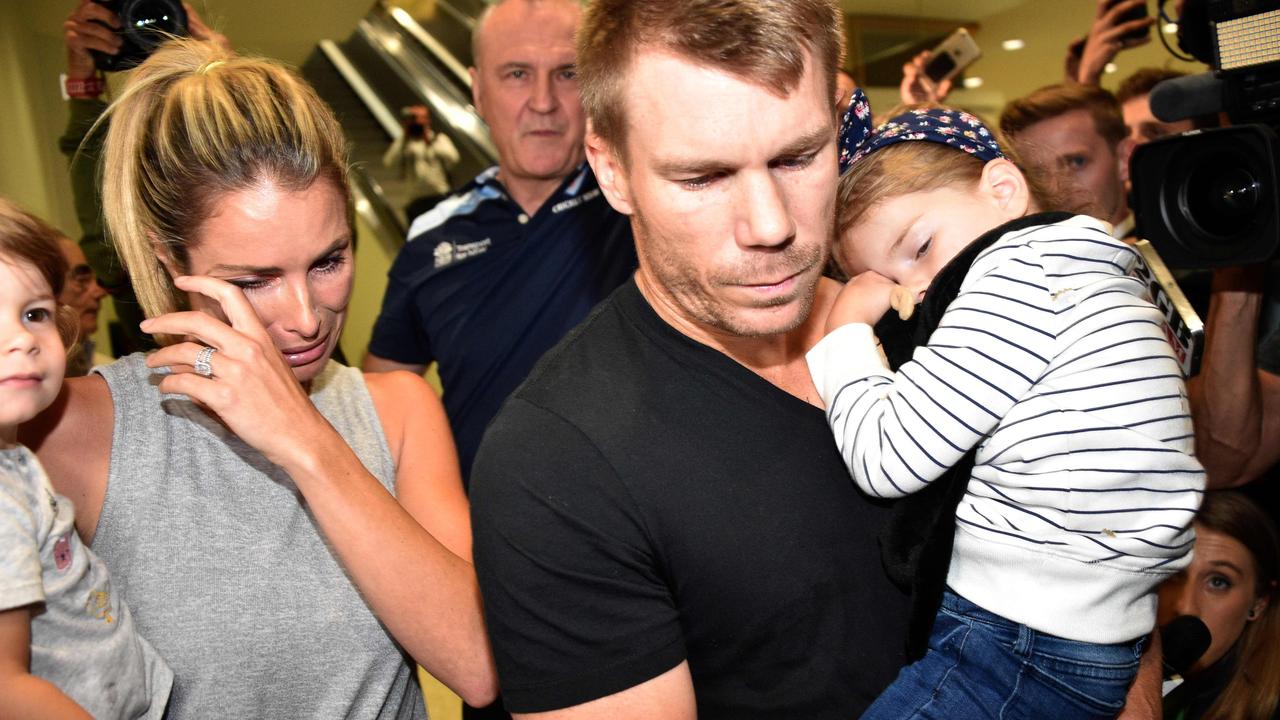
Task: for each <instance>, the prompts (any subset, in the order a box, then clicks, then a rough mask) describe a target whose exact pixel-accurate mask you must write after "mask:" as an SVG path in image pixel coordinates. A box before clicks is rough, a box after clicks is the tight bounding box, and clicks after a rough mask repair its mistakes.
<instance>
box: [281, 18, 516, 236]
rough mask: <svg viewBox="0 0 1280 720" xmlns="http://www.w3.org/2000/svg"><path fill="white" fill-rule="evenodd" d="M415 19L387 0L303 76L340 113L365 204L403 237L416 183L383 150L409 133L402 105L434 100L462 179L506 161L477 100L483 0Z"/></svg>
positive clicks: (376, 220) (314, 58) (378, 225)
mask: <svg viewBox="0 0 1280 720" xmlns="http://www.w3.org/2000/svg"><path fill="white" fill-rule="evenodd" d="M431 5H432V10H433V11H432V13H431V14H430V15H429V16H424V17H421V18H420V20H421V22H420V21H419V19H415V18H414V17H413V16H411V15H410V14H409V13H408V12H406V11H405V10H403V9H401V8H399V7H396V6H394V5H391V4H389V3H388V2H385V1H380V2H378V3H377V4H375V5H374V6H373V8H372V9H371V10H370V11H369V13H368V14H367V15H366V16H365V17H364V18H363V19H361V20H360V22H359V23H358V25H357V27H356V28H355V30H354V31H353V32H352V34H351V35H350V36H349V37H347V38H346V39H345V40H341V41H333V40H322V41H320V43H319V44H318V45H317V46H316V49H315V50H314V51H313V52H312V54H311V55H310V57H308V59H307V60H306V62H305V63H303V65H302V68H301V70H302V74H303V76H304V77H305V78H306V79H307V80H308V81H309V82H310V83H311V84H312V85H313V86H314V87H315V89H316V92H318V93H319V94H320V97H322V98H323V99H324V100H325V101H326V102H328V103H329V105H330V106H331V107H332V108H333V110H334V113H335V114H336V115H337V116H338V120H339V122H340V123H341V124H342V127H343V130H344V131H345V132H346V135H347V139H348V141H349V142H350V144H351V161H352V174H351V181H352V190H353V192H354V193H355V202H356V210H357V212H359V213H360V214H361V217H362V219H364V220H365V221H366V222H367V223H368V224H369V226H370V227H371V228H373V229H374V230H375V231H376V232H378V234H379V235H385V237H386V239H388V241H390V240H391V239H392V238H394V239H395V240H394V241H395V242H396V243H397V246H398V244H399V243H403V242H404V237H405V231H406V229H407V227H408V224H409V222H410V221H411V220H412V218H406V217H405V215H404V208H405V206H406V205H407V204H408V203H409V201H410V200H412V199H413V195H414V192H413V189H412V187H410V184H409V183H408V182H406V181H405V180H404V179H403V178H402V177H401V168H400V166H399V164H398V163H397V164H395V165H394V166H393V167H390V168H388V167H384V166H383V164H382V156H383V153H384V152H386V150H387V148H388V147H389V146H390V145H391V143H392V141H393V140H395V139H396V137H397V136H398V135H399V134H401V133H402V132H403V126H402V121H401V117H400V109H401V108H403V107H406V106H409V105H417V104H422V105H426V106H427V107H428V108H429V109H430V111H431V117H432V125H433V127H434V129H435V131H436V132H442V133H445V134H446V135H448V136H449V139H450V140H452V141H453V144H454V145H455V146H456V147H457V148H458V152H459V154H460V156H461V160H460V161H459V163H458V165H457V166H456V167H454V168H453V169H452V170H451V171H450V181H451V184H452V186H453V187H454V188H457V187H460V186H462V185H463V184H465V183H466V182H467V181H468V180H470V179H471V178H473V177H475V175H476V174H477V173H479V172H480V171H481V170H483V169H485V168H486V167H489V166H490V165H493V164H495V163H496V162H497V152H496V150H495V149H494V147H493V143H492V141H491V140H490V139H489V133H488V129H487V128H486V127H485V126H484V123H483V122H482V121H481V120H480V118H479V117H478V116H477V115H476V112H475V109H474V108H473V107H472V105H471V89H470V84H471V81H470V77H469V76H468V74H467V66H468V65H469V64H470V61H471V47H470V42H471V41H470V36H471V30H472V29H473V28H474V26H475V18H476V17H477V15H478V14H479V12H480V11H481V10H482V8H483V6H482V4H481V3H480V2H479V1H478V0H452V2H446V0H436V2H434V3H432V4H431Z"/></svg>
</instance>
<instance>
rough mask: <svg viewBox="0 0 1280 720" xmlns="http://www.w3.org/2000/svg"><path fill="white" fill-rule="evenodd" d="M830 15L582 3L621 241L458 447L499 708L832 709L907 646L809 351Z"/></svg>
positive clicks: (837, 714)
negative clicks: (511, 387) (628, 254)
mask: <svg viewBox="0 0 1280 720" xmlns="http://www.w3.org/2000/svg"><path fill="white" fill-rule="evenodd" d="M840 18H841V16H840V13H839V10H838V9H837V8H836V7H835V5H834V3H833V2H830V0H648V1H646V2H643V3H638V2H634V0H598V1H597V2H594V3H592V4H591V5H590V6H589V9H588V10H587V12H586V15H585V17H584V22H583V27H582V30H581V31H580V33H579V38H578V52H579V55H578V58H579V72H580V75H581V78H582V87H583V98H584V105H585V107H586V109H587V113H588V117H589V119H590V125H589V127H588V133H587V157H588V159H589V161H590V162H591V164H592V166H593V168H594V169H595V171H596V173H597V176H598V178H599V182H600V185H601V188H602V190H603V192H604V194H605V196H606V197H607V198H608V200H609V202H610V203H611V204H612V205H613V207H614V208H616V209H617V210H618V211H620V212H622V213H624V214H626V215H629V216H630V217H631V223H632V230H633V232H634V235H635V239H636V249H637V252H638V255H639V269H638V270H637V272H636V275H635V278H634V281H633V282H630V283H627V284H625V285H623V286H622V287H621V288H620V289H619V290H618V291H617V292H615V293H614V294H613V295H612V296H610V298H609V299H608V300H606V301H605V302H603V303H601V305H600V306H598V307H597V309H596V310H595V311H594V312H593V313H592V314H591V315H590V316H589V317H588V318H587V319H586V320H585V321H583V323H582V324H581V325H579V326H578V328H576V329H575V330H574V331H573V332H571V333H570V334H569V336H568V337H566V338H565V340H564V341H562V342H561V343H560V344H559V345H558V346H557V347H556V348H554V349H553V350H552V351H551V352H550V353H548V354H547V355H546V356H544V358H543V359H542V361H541V362H540V363H539V364H538V366H537V367H536V368H535V369H534V371H533V372H532V373H531V375H530V377H529V379H528V380H527V381H526V382H525V383H524V384H523V385H522V386H521V387H520V388H519V389H518V390H517V391H516V392H515V393H514V394H513V395H512V397H511V398H510V399H509V400H508V401H507V403H506V404H505V405H504V407H503V410H502V411H501V412H499V414H498V416H497V417H496V418H495V419H494V421H493V424H492V425H491V426H490V428H489V430H488V432H487V433H486V435H485V437H484V440H483V441H482V443H481V446H480V451H479V453H478V455H477V459H476V464H475V466H474V469H473V473H472V485H471V499H472V518H473V531H474V538H475V545H474V550H475V561H476V568H477V573H478V575H479V578H480V585H481V591H482V593H483V594H484V600H485V613H486V619H487V622H488V626H489V630H490V636H491V640H492V644H493V648H494V655H495V659H496V661H497V665H498V672H499V677H500V681H501V685H502V692H503V696H504V698H505V701H506V704H507V708H508V709H509V710H510V711H512V712H513V713H515V714H516V715H521V714H527V713H546V715H545V717H547V718H560V717H570V716H571V717H573V718H607V719H608V720H625V719H627V718H664V719H677V720H678V719H680V718H692V717H695V715H696V716H697V717H700V718H704V719H705V718H735V719H739V718H747V719H749V718H853V717H857V716H858V714H859V713H861V711H862V710H863V709H864V708H865V707H866V706H867V705H868V704H869V703H870V701H871V700H872V699H874V697H875V696H876V695H877V694H878V693H879V692H880V690H882V689H883V688H884V687H885V686H886V685H888V683H889V682H890V681H892V679H893V678H894V676H895V675H896V673H897V671H898V668H899V666H900V665H901V663H902V659H903V640H904V636H905V625H906V603H905V601H904V598H903V597H902V595H901V594H900V593H899V592H898V591H897V590H896V589H895V588H894V587H893V586H892V585H891V584H890V583H889V581H888V580H887V578H886V577H885V575H884V573H883V571H882V569H881V563H880V556H879V548H878V547H877V544H876V540H875V538H876V536H877V534H878V533H879V531H880V528H881V526H882V525H883V523H884V520H885V519H886V517H887V511H886V509H885V508H883V507H880V506H877V505H875V504H873V503H872V502H871V501H869V500H867V499H866V498H864V497H863V496H861V495H859V494H858V492H857V490H856V489H855V487H854V485H853V483H852V481H851V480H850V479H849V476H848V474H847V472H846V470H845V468H844V466H843V463H842V462H841V460H840V457H839V456H838V454H837V452H836V450H835V444H834V442H833V441H832V439H831V437H830V434H829V430H828V428H827V426H826V422H825V417H824V414H823V412H822V410H821V409H820V408H819V407H818V403H819V400H818V396H817V392H816V390H815V389H814V387H813V385H812V382H811V381H810V379H809V374H808V371H807V369H806V366H805V362H804V353H805V351H806V350H807V349H808V348H809V347H811V346H812V345H813V344H814V343H816V342H817V340H818V339H819V338H820V337H821V333H822V329H823V321H824V318H825V315H826V312H827V310H828V309H829V307H830V305H831V302H832V301H833V300H834V298H835V293H836V290H837V288H836V286H835V285H834V283H831V282H830V281H828V280H824V279H822V277H821V273H822V269H823V267H824V265H825V261H826V258H827V243H828V239H829V238H830V235H831V229H832V220H833V211H834V204H835V186H836V182H835V179H836V152H837V151H836V122H835V108H834V107H833V102H832V99H833V97H834V86H835V82H834V81H835V76H834V73H835V69H836V67H837V64H838V61H839V57H840V37H841V35H840V27H841V23H840ZM539 717H543V716H541V715H540V716H539Z"/></svg>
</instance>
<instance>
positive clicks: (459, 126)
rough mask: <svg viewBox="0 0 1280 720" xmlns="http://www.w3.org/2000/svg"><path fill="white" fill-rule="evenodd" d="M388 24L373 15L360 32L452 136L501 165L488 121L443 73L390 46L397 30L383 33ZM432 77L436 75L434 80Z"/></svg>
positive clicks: (358, 28)
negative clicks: (430, 109)
mask: <svg viewBox="0 0 1280 720" xmlns="http://www.w3.org/2000/svg"><path fill="white" fill-rule="evenodd" d="M384 22H385V19H381V20H380V19H378V18H376V17H375V16H372V15H371V16H370V17H366V18H364V19H362V20H360V22H359V23H357V24H356V32H357V33H359V34H360V35H361V36H363V37H364V39H365V40H366V41H367V42H368V43H369V45H370V46H371V47H372V48H373V49H374V50H375V51H376V52H377V53H379V54H380V55H382V56H383V58H385V59H386V60H387V61H388V63H389V64H390V66H391V68H392V69H393V70H394V71H395V72H396V73H398V74H399V75H400V76H401V78H403V79H404V80H405V82H407V83H408V84H409V85H410V87H412V88H414V90H415V92H416V93H418V94H419V96H420V97H422V98H423V99H424V100H426V101H427V104H428V105H429V106H431V107H432V110H433V113H434V116H435V117H437V118H443V120H444V121H445V123H446V125H447V126H448V127H449V128H451V129H452V130H453V132H452V133H450V134H451V135H452V136H453V138H454V140H455V141H457V140H461V141H463V142H466V143H467V144H468V145H470V146H471V147H473V148H475V149H476V151H477V152H478V153H479V154H480V156H481V157H484V158H486V159H488V160H489V162H497V157H498V150H497V148H496V147H495V146H494V144H493V140H492V138H490V136H489V131H488V129H487V128H486V127H485V125H484V121H483V120H481V119H480V117H479V116H478V115H477V114H476V111H475V108H473V107H472V106H471V104H470V103H468V102H466V100H464V99H463V98H462V92H463V91H462V90H461V89H460V88H458V87H456V86H453V85H449V84H447V83H448V79H447V78H446V77H444V76H443V75H442V74H441V73H440V70H439V69H438V68H436V67H434V66H432V65H431V64H430V62H428V61H427V60H426V59H425V58H423V57H422V56H421V55H419V54H417V53H416V52H414V51H412V50H410V49H409V48H406V47H404V46H403V45H402V44H400V43H398V42H397V43H396V44H395V46H394V47H391V46H389V45H388V43H389V42H390V38H385V37H384V35H391V34H393V33H394V30H393V29H391V28H385V29H380V28H379V25H378V24H377V23H384ZM411 59H412V60H416V61H417V62H418V63H420V64H421V66H420V67H419V66H417V65H414V64H413V63H411V62H408V61H409V60H411ZM432 73H434V74H435V77H434V78H433V77H432Z"/></svg>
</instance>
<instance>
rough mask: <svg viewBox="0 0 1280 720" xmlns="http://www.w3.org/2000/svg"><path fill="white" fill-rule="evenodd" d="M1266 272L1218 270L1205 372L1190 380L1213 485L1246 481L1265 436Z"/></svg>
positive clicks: (1199, 450) (1200, 452)
mask: <svg viewBox="0 0 1280 720" xmlns="http://www.w3.org/2000/svg"><path fill="white" fill-rule="evenodd" d="M1261 278H1262V269H1260V268H1225V269H1222V270H1219V271H1217V272H1215V273H1214V278H1213V294H1212V297H1211V299H1210V302H1209V317H1208V318H1207V322H1206V323H1205V326H1206V332H1207V335H1206V343H1205V354H1204V362H1203V364H1202V365H1201V371H1200V375H1199V376H1197V377H1195V378H1192V379H1191V382H1189V383H1188V391H1189V393H1190V396H1191V412H1192V417H1193V419H1194V422H1195V432H1196V455H1197V456H1198V457H1199V459H1200V462H1201V463H1202V464H1203V465H1204V467H1205V470H1206V471H1207V472H1208V476H1209V485H1210V486H1211V487H1230V486H1234V485H1238V484H1240V483H1242V482H1245V481H1246V480H1247V478H1243V477H1242V476H1243V475H1244V474H1245V471H1246V468H1248V467H1249V466H1250V464H1251V463H1250V460H1251V459H1252V458H1253V457H1254V455H1255V454H1257V452H1258V449H1259V445H1260V441H1261V434H1262V426H1263V417H1262V415H1263V403H1262V391H1261V385H1260V383H1259V380H1258V370H1257V363H1256V360H1255V346H1256V344H1257V325H1258V313H1259V310H1260V308H1261V305H1262V293H1261Z"/></svg>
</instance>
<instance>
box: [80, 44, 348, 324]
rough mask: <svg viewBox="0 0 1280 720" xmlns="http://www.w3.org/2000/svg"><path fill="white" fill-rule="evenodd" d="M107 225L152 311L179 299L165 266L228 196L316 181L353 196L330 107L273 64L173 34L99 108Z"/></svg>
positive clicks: (184, 265) (179, 256) (184, 257)
mask: <svg viewBox="0 0 1280 720" xmlns="http://www.w3.org/2000/svg"><path fill="white" fill-rule="evenodd" d="M104 117H106V118H109V119H110V129H109V131H108V133H107V139H106V149H105V153H104V156H103V187H102V205H103V214H104V216H105V219H106V224H107V230H108V232H109V234H110V237H111V239H112V241H113V242H114V243H115V246H116V249H117V251H118V252H119V253H120V256H121V259H122V260H123V261H124V266H125V269H126V270H128V272H129V277H130V279H131V280H132V281H133V287H134V290H135V291H136V292H137V295H138V300H139V301H140V302H141V304H142V308H143V310H144V311H145V312H146V314H147V316H148V317H155V316H156V315H161V314H164V313H167V312H172V311H174V310H176V309H178V308H179V307H181V305H182V304H183V303H182V298H181V296H180V293H178V292H177V291H176V289H175V288H174V286H173V282H172V280H171V279H170V277H169V274H168V272H166V271H165V268H164V266H163V265H162V263H161V255H160V254H161V253H163V254H164V255H166V256H167V258H166V259H168V260H170V261H172V263H173V265H174V266H175V268H176V269H177V270H178V271H181V272H187V271H188V270H189V267H188V262H189V257H190V255H189V253H190V249H191V247H192V245H193V243H194V241H195V240H194V238H195V236H196V234H197V232H198V230H199V228H200V226H201V225H202V224H203V223H204V221H205V220H207V219H208V218H209V216H210V215H211V214H212V213H213V210H214V205H215V201H216V200H217V199H218V198H219V197H221V196H223V195H225V194H226V193H229V192H234V191H238V190H244V189H247V188H252V187H255V186H258V185H261V184H264V183H271V184H275V185H278V186H280V187H282V188H284V189H287V190H290V191H302V190H306V189H307V188H309V187H311V184H312V183H314V182H315V181H316V180H317V179H321V178H322V179H324V180H325V181H327V182H331V183H333V185H334V187H335V188H336V189H337V190H338V191H340V192H341V193H342V194H343V196H344V197H346V198H347V202H348V210H347V216H348V222H351V218H352V215H351V207H350V192H349V188H348V184H347V160H346V140H345V138H344V136H343V133H342V127H341V126H340V125H339V124H338V121H337V119H335V118H334V116H333V112H332V111H331V110H330V109H329V106H328V105H326V104H325V103H324V101H322V100H321V99H320V98H319V96H317V95H316V93H315V90H313V89H312V88H311V86H310V85H308V84H307V83H306V82H305V81H304V80H302V79H301V78H299V77H298V76H297V75H295V74H294V73H293V72H292V71H290V70H288V69H286V68H284V67H283V66H280V65H277V64H275V63H273V62H270V61H267V60H263V59H258V58H249V57H240V56H236V55H233V54H231V53H229V52H228V51H226V50H224V49H222V48H221V47H219V46H218V45H216V44H214V43H208V42H200V41H196V40H190V39H174V40H170V41H169V42H167V43H165V44H164V45H163V46H162V47H161V48H160V49H159V50H157V51H156V52H155V53H154V54H152V56H151V57H150V58H148V59H147V61H146V62H144V63H142V65H140V66H139V67H138V69H137V70H135V71H134V74H133V77H132V78H130V80H129V83H128V85H127V86H126V87H125V89H124V91H123V92H122V93H121V95H120V98H119V99H117V100H116V101H115V102H114V103H113V104H112V105H111V107H110V108H109V109H108V111H107V114H106V115H105V116H104Z"/></svg>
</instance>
